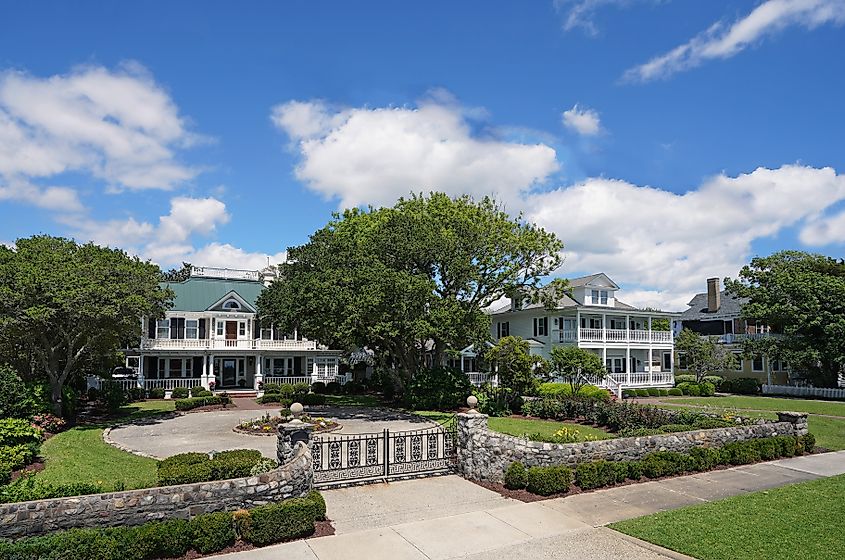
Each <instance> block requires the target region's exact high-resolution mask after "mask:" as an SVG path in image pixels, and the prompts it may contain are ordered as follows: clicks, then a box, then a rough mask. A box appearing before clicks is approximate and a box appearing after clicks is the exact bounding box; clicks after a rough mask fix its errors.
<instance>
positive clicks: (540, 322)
mask: <svg viewBox="0 0 845 560" xmlns="http://www.w3.org/2000/svg"><path fill="white" fill-rule="evenodd" d="M548 335H549V318H548V317H534V336H548Z"/></svg>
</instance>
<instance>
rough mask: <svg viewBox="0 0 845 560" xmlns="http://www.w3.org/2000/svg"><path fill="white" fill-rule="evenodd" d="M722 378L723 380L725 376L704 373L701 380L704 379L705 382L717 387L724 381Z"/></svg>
mask: <svg viewBox="0 0 845 560" xmlns="http://www.w3.org/2000/svg"><path fill="white" fill-rule="evenodd" d="M724 380H725V378H724V377H722V376H721V375H705V376H704V378H703V379H702V381H705V382H707V383H712V384H713V386H714V387H715V388H717V389H718V388H719V386H720V385H721V384H722V381H724Z"/></svg>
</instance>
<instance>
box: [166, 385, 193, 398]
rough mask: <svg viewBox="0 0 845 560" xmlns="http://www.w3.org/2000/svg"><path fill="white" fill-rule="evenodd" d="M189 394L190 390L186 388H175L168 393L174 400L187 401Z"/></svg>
mask: <svg viewBox="0 0 845 560" xmlns="http://www.w3.org/2000/svg"><path fill="white" fill-rule="evenodd" d="M190 393H191V390H190V389H188V388H187V387H176V388H175V389H173V390H172V391H171V392H170V396H171V398H174V399H187V398H188V395H190Z"/></svg>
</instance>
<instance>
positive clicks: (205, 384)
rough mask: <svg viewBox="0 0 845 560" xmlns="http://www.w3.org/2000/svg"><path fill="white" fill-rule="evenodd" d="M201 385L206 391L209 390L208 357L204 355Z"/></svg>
mask: <svg viewBox="0 0 845 560" xmlns="http://www.w3.org/2000/svg"><path fill="white" fill-rule="evenodd" d="M200 379H201V384H202V388H203V389H205V390H206V391H207V390H208V356H205V355H203V357H202V377H201V378H200Z"/></svg>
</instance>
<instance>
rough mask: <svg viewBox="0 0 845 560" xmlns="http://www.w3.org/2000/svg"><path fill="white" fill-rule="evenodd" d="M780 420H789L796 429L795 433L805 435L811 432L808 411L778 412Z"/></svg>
mask: <svg viewBox="0 0 845 560" xmlns="http://www.w3.org/2000/svg"><path fill="white" fill-rule="evenodd" d="M778 422H789V423H790V424H792V425H793V430H795V433H794V435H796V436H804V435H807V434H808V433H809V431H810V430H809V429H808V427H807V413H806V412H778Z"/></svg>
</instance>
